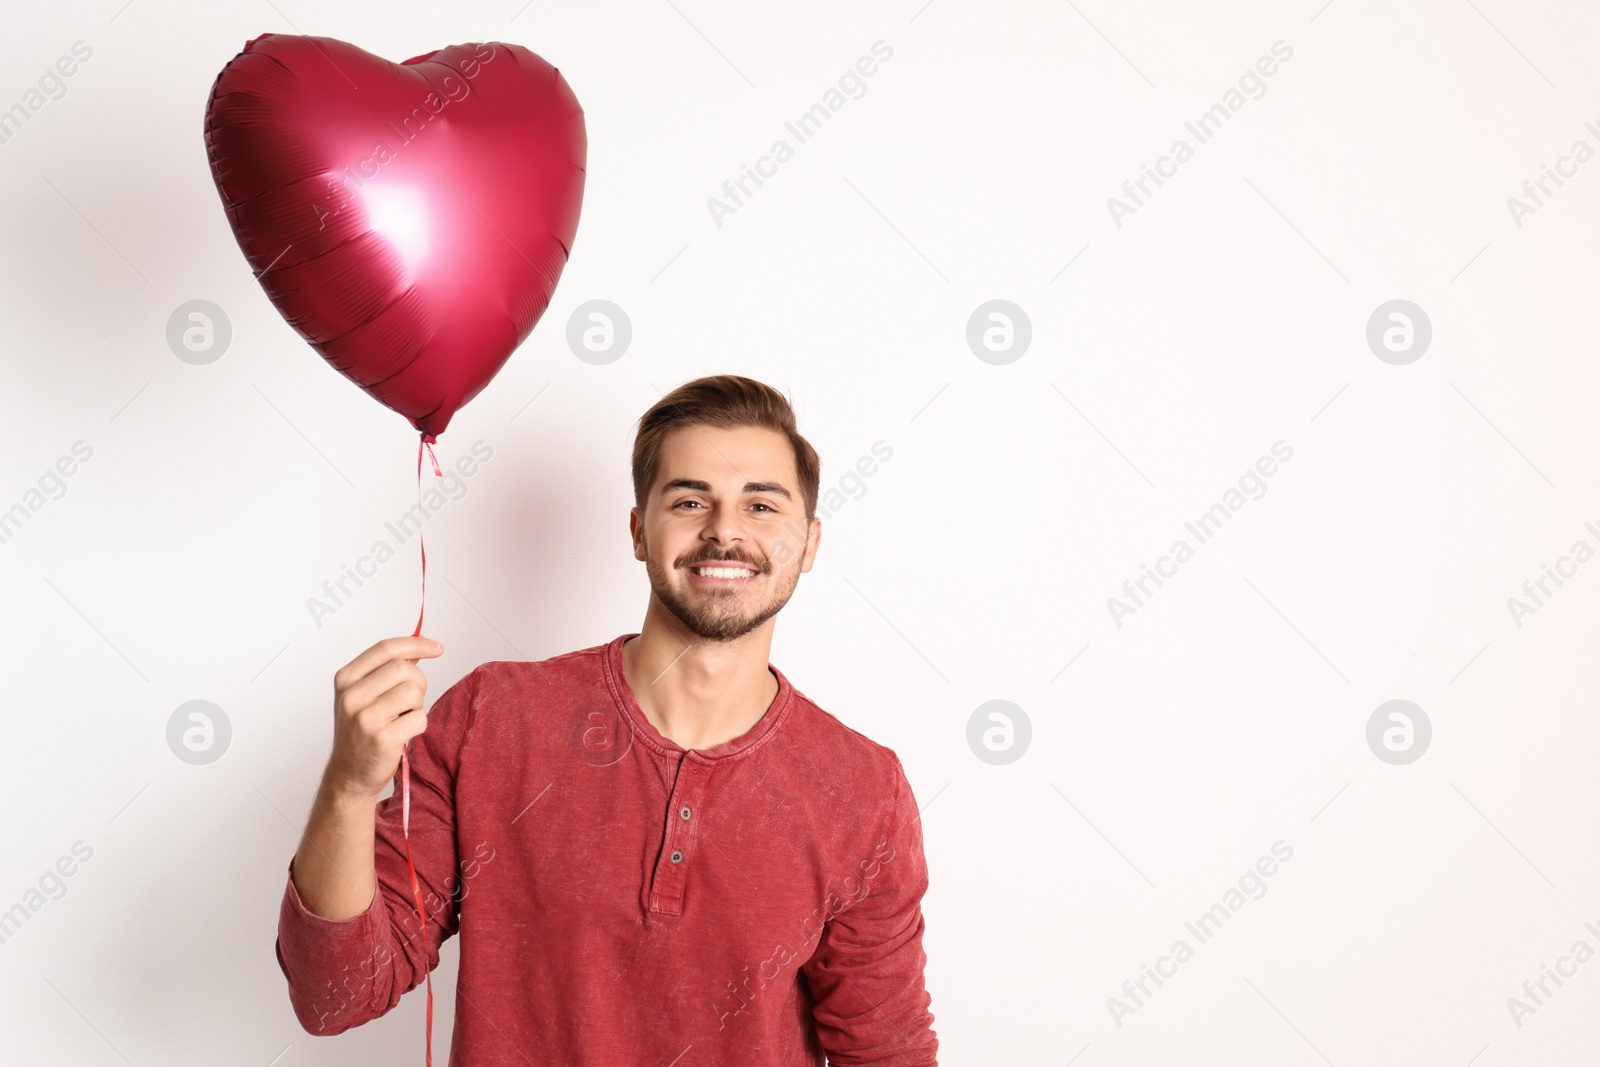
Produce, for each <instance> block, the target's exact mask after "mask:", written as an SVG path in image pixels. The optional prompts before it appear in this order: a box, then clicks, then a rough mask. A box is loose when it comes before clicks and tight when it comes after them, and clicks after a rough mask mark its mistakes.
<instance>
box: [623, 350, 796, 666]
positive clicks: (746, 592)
mask: <svg viewBox="0 0 1600 1067" xmlns="http://www.w3.org/2000/svg"><path fill="white" fill-rule="evenodd" d="M821 467H822V465H821V461H820V460H819V459H818V458H817V453H816V450H815V449H813V448H812V447H811V445H810V444H809V443H808V442H807V441H806V439H805V438H804V437H802V436H800V434H799V432H798V431H797V430H796V429H795V418H794V410H793V409H792V408H791V407H790V406H789V402H788V401H787V400H785V399H784V397H783V395H782V394H781V393H779V392H778V391H777V390H775V389H773V388H772V387H770V386H767V385H763V384H762V383H760V382H757V381H753V380H752V379H749V378H741V377H739V376H737V375H731V374H720V375H715V376H713V377H709V378H698V379H696V380H694V381H692V382H686V383H685V384H683V385H680V386H679V387H678V388H676V389H674V390H673V391H672V392H670V393H668V394H667V395H666V396H664V397H662V398H661V399H660V400H659V401H657V402H656V404H655V405H654V406H653V407H651V408H650V410H649V411H647V412H645V413H644V415H643V416H642V417H641V418H640V419H639V432H638V435H637V436H636V437H635V438H634V443H633V495H634V508H633V510H632V512H631V514H630V517H629V528H630V529H631V530H632V533H633V553H634V558H636V559H639V560H643V561H644V564H645V570H646V572H647V573H648V574H649V576H650V586H651V591H652V593H653V594H654V596H655V598H656V599H657V600H659V601H660V602H661V604H662V606H663V607H665V608H666V609H667V610H668V611H669V612H671V613H672V615H673V617H675V618H676V619H677V620H678V621H679V622H680V623H682V624H683V625H684V626H685V627H686V628H687V629H688V630H689V631H690V632H691V633H693V634H695V635H696V636H698V637H700V638H704V639H707V640H713V641H731V640H733V639H734V638H737V637H742V636H743V635H744V634H747V633H749V632H750V631H751V630H754V629H755V628H756V627H758V626H761V625H763V624H764V623H766V622H767V620H769V619H771V618H772V617H773V616H774V615H776V614H777V613H778V611H779V610H780V609H781V608H782V607H783V606H784V605H785V604H786V603H788V602H789V597H790V596H791V595H792V594H793V593H794V588H795V585H796V583H798V582H799V580H800V574H801V572H803V571H809V570H810V569H811V561H812V559H813V558H814V557H815V556H816V551H817V544H818V542H819V540H820V539H821V536H822V522H821V520H819V519H817V518H816V517H815V516H816V507H817V487H818V484H819V482H820V480H821ZM719 561H720V562H722V563H723V564H725V566H723V567H721V568H716V567H713V566H712V565H713V564H714V563H716V562H719ZM707 568H711V569H710V570H709V571H708V569H707Z"/></svg>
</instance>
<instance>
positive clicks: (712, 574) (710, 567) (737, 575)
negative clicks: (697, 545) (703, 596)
mask: <svg viewBox="0 0 1600 1067" xmlns="http://www.w3.org/2000/svg"><path fill="white" fill-rule="evenodd" d="M688 570H689V578H690V580H691V581H693V582H695V583H696V584H699V585H727V586H734V585H741V584H743V583H745V582H749V581H753V580H754V579H755V577H756V576H757V575H758V574H759V573H760V572H759V571H757V570H756V568H754V567H752V566H750V565H749V564H747V563H738V562H733V561H723V560H716V561H712V562H709V563H696V564H694V565H693V566H691V567H689V568H688Z"/></svg>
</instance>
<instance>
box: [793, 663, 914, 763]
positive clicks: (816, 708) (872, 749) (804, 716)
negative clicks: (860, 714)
mask: <svg viewBox="0 0 1600 1067" xmlns="http://www.w3.org/2000/svg"><path fill="white" fill-rule="evenodd" d="M790 688H791V689H792V690H793V696H792V698H791V699H792V700H793V701H794V707H792V708H790V709H789V715H790V716H791V717H792V718H793V720H794V721H793V722H791V723H790V724H789V725H790V726H797V727H799V728H798V729H796V730H794V731H793V733H792V737H793V739H794V741H795V743H796V746H797V747H798V748H800V749H802V750H804V751H805V752H807V753H809V755H810V757H811V758H812V760H813V761H814V762H816V763H817V764H819V765H822V766H826V767H828V768H830V769H832V768H845V769H848V770H849V771H851V772H853V773H854V774H856V775H859V776H860V779H859V780H860V782H861V783H862V784H863V785H867V784H869V783H870V784H872V785H875V786H877V787H879V788H889V789H893V787H894V785H895V783H896V779H897V778H898V777H899V776H900V775H902V774H903V773H904V771H903V769H902V768H901V765H900V757H899V756H898V755H896V754H895V751H894V749H892V748H890V747H889V746H888V745H886V744H883V743H882V742H880V741H875V740H873V739H872V738H870V737H868V736H867V735H866V734H864V733H862V732H861V731H860V730H857V729H855V728H854V727H852V726H850V725H848V724H847V723H845V721H844V720H843V719H841V718H839V717H838V716H837V715H834V714H833V713H832V712H830V711H828V710H827V709H825V708H823V707H822V705H820V704H818V703H817V702H816V701H815V700H813V699H811V698H810V697H808V696H806V695H805V694H804V693H802V692H801V691H800V690H799V688H797V687H795V686H794V685H793V683H792V682H791V683H790ZM835 777H836V778H837V777H838V776H835Z"/></svg>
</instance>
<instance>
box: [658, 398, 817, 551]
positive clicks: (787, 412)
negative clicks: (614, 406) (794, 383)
mask: <svg viewBox="0 0 1600 1067" xmlns="http://www.w3.org/2000/svg"><path fill="white" fill-rule="evenodd" d="M696 424H699V425H706V426H720V427H722V428H724V429H732V428H734V427H738V426H759V427H761V428H763V429H767V430H775V431H777V432H778V433H781V434H783V435H784V436H785V437H787V438H788V439H789V445H790V447H791V448H793V449H794V466H795V470H796V471H797V472H799V475H800V494H801V496H802V498H803V499H804V500H805V505H806V522H808V523H809V522H810V521H811V519H812V517H813V516H814V515H815V514H816V511H817V486H818V483H819V482H820V481H821V479H822V460H821V459H819V458H818V456H817V450H816V449H814V448H812V447H811V443H810V442H809V441H807V440H806V439H805V438H804V437H802V436H800V431H799V430H797V429H796V428H795V418H794V408H792V407H790V406H789V401H788V400H786V399H785V398H784V396H783V394H782V393H780V392H778V391H777V390H776V389H774V388H772V386H770V385H765V384H763V383H761V382H758V381H756V380H754V379H753V378H742V377H740V376H739V375H737V374H716V375H712V376H710V377H707V378H696V379H695V380H694V381H692V382H684V383H683V384H682V385H680V386H678V387H677V388H676V389H674V390H672V392H670V393H668V394H667V395H666V396H663V397H662V398H661V399H660V400H658V401H656V402H655V404H654V405H652V406H651V408H650V410H649V411H646V412H645V413H644V414H643V415H641V416H640V417H639V432H638V434H637V435H636V436H635V437H634V439H633V499H634V503H636V504H637V505H638V506H639V509H640V510H641V511H642V510H644V499H645V494H647V493H648V492H649V491H650V486H651V485H653V484H654V483H655V478H656V467H657V466H658V465H659V464H660V461H661V445H662V442H663V441H664V440H665V439H666V436H667V434H668V433H670V432H671V431H673V430H676V429H679V428H680V427H683V426H692V425H696Z"/></svg>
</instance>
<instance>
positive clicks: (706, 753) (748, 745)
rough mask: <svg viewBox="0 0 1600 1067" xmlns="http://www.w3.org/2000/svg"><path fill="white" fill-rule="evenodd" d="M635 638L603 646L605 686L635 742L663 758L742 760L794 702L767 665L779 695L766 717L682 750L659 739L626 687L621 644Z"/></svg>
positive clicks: (778, 675) (778, 673)
mask: <svg viewBox="0 0 1600 1067" xmlns="http://www.w3.org/2000/svg"><path fill="white" fill-rule="evenodd" d="M638 636H639V635H638V634H636V633H629V634H622V635H620V636H618V637H616V638H613V639H612V641H611V643H610V644H609V645H607V646H606V654H605V657H604V662H605V667H606V683H607V685H608V686H609V687H610V689H611V696H612V698H613V699H614V700H615V701H616V702H617V707H618V708H620V709H621V710H622V713H623V714H624V715H625V716H626V717H627V720H628V725H629V726H630V727H631V728H632V730H633V735H634V737H635V738H636V739H637V740H639V741H640V742H642V743H643V744H645V745H646V746H648V747H649V748H651V749H652V750H654V751H655V752H657V753H658V754H660V755H663V756H670V757H672V758H674V759H677V758H680V757H684V756H685V755H687V758H688V759H690V760H691V761H693V762H697V763H707V764H711V763H716V762H718V761H719V760H729V759H737V758H740V757H743V756H745V755H747V754H748V753H750V752H753V751H755V750H756V749H757V748H759V747H760V746H762V745H763V744H765V743H766V742H767V740H768V739H769V738H771V737H772V736H773V735H775V734H776V733H777V730H778V727H779V726H780V725H781V724H782V722H783V719H784V717H785V715H786V714H787V713H788V711H789V705H790V704H791V703H793V699H792V698H793V695H794V687H793V686H791V685H790V684H789V679H788V678H786V677H784V674H783V672H782V671H780V670H779V669H778V668H776V667H774V666H773V665H772V664H771V663H768V664H767V669H768V670H770V671H771V672H772V674H773V676H774V677H775V678H777V679H778V695H777V696H775V697H773V698H772V704H771V705H770V706H769V707H768V708H767V711H766V714H765V715H763V716H761V718H760V719H759V720H758V721H757V722H756V724H755V725H754V726H752V727H750V729H749V730H747V731H745V732H744V733H743V734H741V735H740V736H738V737H735V738H734V739H732V740H731V741H724V742H723V743H722V744H720V745H716V746H714V747H712V748H708V749H685V748H684V747H683V746H682V745H680V744H678V743H677V742H676V741H673V740H671V739H670V738H667V737H664V736H662V734H661V731H659V730H657V729H656V728H655V726H654V724H652V723H651V722H650V720H649V718H648V717H646V715H645V713H644V709H643V708H641V707H639V702H638V701H637V700H635V699H634V696H633V690H632V689H631V688H630V687H629V685H628V673H627V671H626V670H624V669H623V665H622V645H623V642H625V641H627V640H628V639H629V638H632V637H638Z"/></svg>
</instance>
